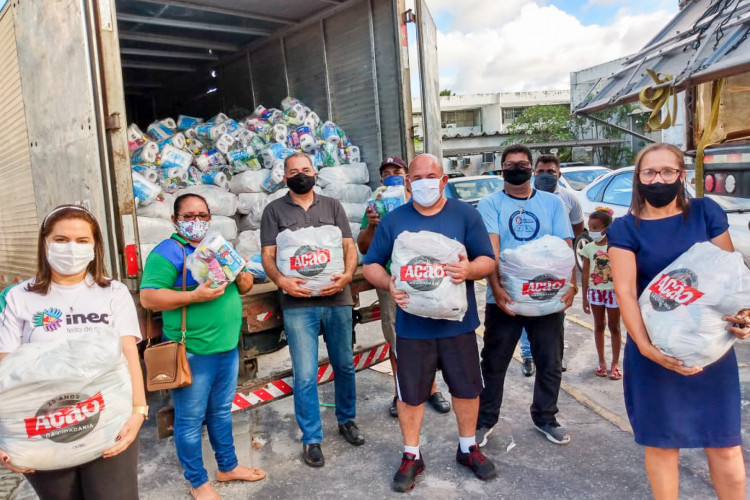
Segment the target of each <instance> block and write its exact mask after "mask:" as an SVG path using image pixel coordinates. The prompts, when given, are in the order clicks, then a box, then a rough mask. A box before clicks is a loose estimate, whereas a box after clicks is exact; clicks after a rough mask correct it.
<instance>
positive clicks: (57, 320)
mask: <svg viewBox="0 0 750 500" xmlns="http://www.w3.org/2000/svg"><path fill="white" fill-rule="evenodd" d="M62 315H63V313H62V311H61V310H60V309H57V308H56V307H50V308H49V309H45V310H43V311H42V312H38V313H36V314H34V316H33V317H32V320H33V321H34V326H36V327H40V326H41V327H42V328H44V331H45V332H54V331H55V330H57V329H58V328H60V325H62Z"/></svg>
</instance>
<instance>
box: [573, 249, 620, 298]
mask: <svg viewBox="0 0 750 500" xmlns="http://www.w3.org/2000/svg"><path fill="white" fill-rule="evenodd" d="M578 253H579V254H580V255H581V257H583V258H585V259H588V260H589V277H588V278H589V288H593V289H594V290H614V289H615V283H614V281H612V268H611V267H610V265H609V254H607V245H597V244H596V243H594V242H593V241H592V242H591V243H588V244H587V245H586V246H584V247H583V248H581V250H580V251H579V252H578Z"/></svg>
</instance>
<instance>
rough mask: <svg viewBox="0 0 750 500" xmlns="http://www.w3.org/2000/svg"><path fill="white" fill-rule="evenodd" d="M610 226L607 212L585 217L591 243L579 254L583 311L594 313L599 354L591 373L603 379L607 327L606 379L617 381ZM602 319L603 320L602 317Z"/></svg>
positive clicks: (616, 314) (617, 336)
mask: <svg viewBox="0 0 750 500" xmlns="http://www.w3.org/2000/svg"><path fill="white" fill-rule="evenodd" d="M610 224H612V214H611V210H608V209H597V210H596V211H595V212H593V213H592V214H591V215H590V216H589V236H591V238H592V239H593V240H594V241H592V242H591V243H589V244H587V245H586V246H585V247H583V248H582V249H581V250H580V251H579V254H580V255H581V256H582V257H584V260H583V277H584V278H585V277H586V276H588V279H583V280H582V285H583V311H584V312H585V313H586V314H590V313H591V312H592V311H593V313H594V340H595V341H596V352H597V354H598V355H599V365H598V366H597V367H596V370H595V371H594V373H595V374H596V376H597V377H606V376H607V361H606V360H605V359H604V327H605V319H606V324H607V325H608V326H609V333H610V334H611V336H612V368H611V370H610V371H609V378H611V379H612V380H620V379H621V378H622V372H621V371H620V342H621V339H620V309H618V307H617V300H616V299H615V284H614V282H613V281H612V269H611V268H610V266H609V255H608V254H607V228H608V227H609V225H610ZM605 316H606V318H605Z"/></svg>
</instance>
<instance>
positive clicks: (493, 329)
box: [477, 144, 577, 446]
mask: <svg viewBox="0 0 750 500" xmlns="http://www.w3.org/2000/svg"><path fill="white" fill-rule="evenodd" d="M502 165H503V178H504V180H505V184H504V187H503V191H500V192H497V193H494V194H491V195H489V196H487V197H485V198H483V199H482V200H481V201H480V202H479V204H478V205H477V210H478V211H479V213H480V214H481V216H482V220H484V225H485V227H486V228H487V232H488V233H489V235H490V240H491V241H492V247H493V249H494V251H495V255H497V256H498V257H499V255H500V252H501V251H502V250H504V249H506V248H518V247H519V246H521V245H523V244H524V243H528V242H530V241H533V240H536V239H538V238H541V237H542V236H544V235H547V234H549V235H552V236H557V237H559V238H562V239H564V240H567V242H568V245H570V244H571V240H572V238H573V231H572V229H571V226H570V221H569V219H568V215H567V213H566V211H565V208H564V207H563V204H562V202H561V201H560V198H559V197H557V196H555V195H554V194H552V193H547V192H544V191H539V190H536V189H533V188H532V187H531V172H532V163H531V151H529V148H527V147H526V146H523V145H519V144H516V145H512V146H508V147H507V148H505V150H504V151H503V154H502ZM570 271H571V279H572V276H573V275H572V273H573V269H572V268H571V270H570ZM489 283H490V286H489V287H488V288H487V307H486V310H485V319H484V347H483V348H482V377H483V379H484V384H485V387H484V390H483V391H482V395H481V396H480V406H479V419H478V423H477V442H478V443H479V446H484V445H485V444H486V443H487V438H488V437H489V435H490V434H491V433H492V430H493V428H494V426H495V424H496V423H497V421H498V418H499V417H500V406H501V404H502V401H503V389H504V384H505V373H506V371H507V370H508V365H509V364H510V360H511V358H512V357H513V351H514V350H515V348H516V344H517V343H518V339H519V338H520V336H521V331H522V330H523V329H524V328H525V329H526V332H527V333H528V336H529V341H530V342H531V354H532V355H533V357H534V361H535V362H536V367H537V370H536V379H535V381H534V401H533V403H532V405H531V418H532V420H533V421H534V425H535V426H536V428H537V430H539V432H541V433H542V434H544V436H545V437H546V438H547V439H548V440H550V441H552V442H553V443H555V444H567V443H568V442H570V436H569V435H568V433H567V432H566V431H565V429H564V428H563V427H562V426H561V425H560V424H559V423H558V422H557V419H556V417H555V415H556V414H557V396H558V394H559V392H560V382H561V380H562V354H563V320H564V318H565V313H564V312H563V311H560V312H557V313H553V314H547V315H545V316H533V317H530V316H521V315H520V314H515V313H514V312H512V311H511V310H509V309H508V305H509V304H511V303H512V302H513V300H512V299H511V297H510V295H508V292H506V291H505V290H504V289H503V287H502V285H501V283H500V275H499V269H498V268H497V267H495V269H494V270H493V272H492V274H490V276H489ZM576 291H577V288H575V287H571V288H570V290H569V291H568V292H567V293H566V294H565V295H563V296H562V297H561V298H560V300H561V301H562V302H563V303H564V308H568V307H570V305H571V304H572V303H573V297H574V296H575V293H576Z"/></svg>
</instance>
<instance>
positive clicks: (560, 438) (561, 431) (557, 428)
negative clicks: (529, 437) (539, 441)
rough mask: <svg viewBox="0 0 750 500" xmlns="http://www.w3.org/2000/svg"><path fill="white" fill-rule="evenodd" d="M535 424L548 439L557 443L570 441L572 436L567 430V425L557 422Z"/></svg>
mask: <svg viewBox="0 0 750 500" xmlns="http://www.w3.org/2000/svg"><path fill="white" fill-rule="evenodd" d="M534 426H535V427H536V430H538V431H539V432H541V433H542V434H544V436H545V437H546V438H547V439H549V440H550V441H552V442H553V443H555V444H568V443H570V436H569V435H568V433H567V432H565V427H563V426H561V425H560V424H558V423H557V422H545V423H543V424H534Z"/></svg>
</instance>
